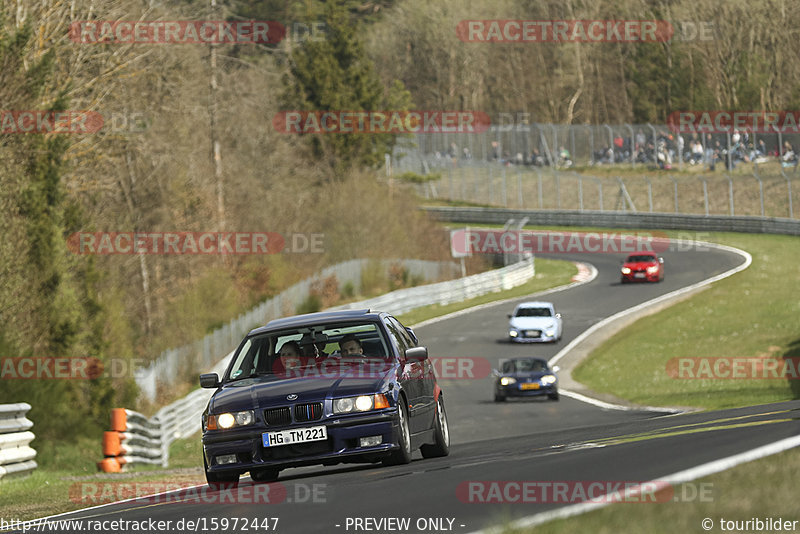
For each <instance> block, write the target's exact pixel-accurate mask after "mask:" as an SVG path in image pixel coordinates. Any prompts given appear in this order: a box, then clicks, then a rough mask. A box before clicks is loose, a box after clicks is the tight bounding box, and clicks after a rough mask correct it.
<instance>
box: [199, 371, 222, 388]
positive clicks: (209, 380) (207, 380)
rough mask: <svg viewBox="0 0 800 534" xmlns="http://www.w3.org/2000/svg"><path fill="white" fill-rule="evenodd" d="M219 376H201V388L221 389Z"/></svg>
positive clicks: (213, 374) (215, 374)
mask: <svg viewBox="0 0 800 534" xmlns="http://www.w3.org/2000/svg"><path fill="white" fill-rule="evenodd" d="M219 384H220V382H219V375H218V374H217V373H208V374H204V375H200V387H201V388H209V389H210V388H218V387H219Z"/></svg>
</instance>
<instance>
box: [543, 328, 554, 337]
mask: <svg viewBox="0 0 800 534" xmlns="http://www.w3.org/2000/svg"><path fill="white" fill-rule="evenodd" d="M545 334H546V335H547V337H553V336H555V335H556V331H555V330H552V329H551V330H548V331H547V332H545Z"/></svg>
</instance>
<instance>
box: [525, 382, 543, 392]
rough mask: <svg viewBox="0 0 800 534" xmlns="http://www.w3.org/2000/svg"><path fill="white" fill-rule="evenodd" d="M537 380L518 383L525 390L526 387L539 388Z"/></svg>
mask: <svg viewBox="0 0 800 534" xmlns="http://www.w3.org/2000/svg"><path fill="white" fill-rule="evenodd" d="M539 387H540V386H539V382H528V383H525V384H522V385H520V389H522V390H523V391H524V390H527V389H539Z"/></svg>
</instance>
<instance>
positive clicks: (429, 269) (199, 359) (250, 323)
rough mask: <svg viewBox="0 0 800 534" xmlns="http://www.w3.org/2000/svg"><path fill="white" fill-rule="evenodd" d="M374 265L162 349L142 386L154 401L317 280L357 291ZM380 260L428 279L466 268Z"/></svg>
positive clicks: (360, 263) (353, 268) (344, 271)
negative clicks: (183, 342) (160, 392)
mask: <svg viewBox="0 0 800 534" xmlns="http://www.w3.org/2000/svg"><path fill="white" fill-rule="evenodd" d="M374 263H375V260H365V259H360V260H350V261H346V262H343V263H339V264H337V265H334V266H331V267H328V268H326V269H323V270H322V271H321V272H320V273H319V274H318V275H315V276H313V277H310V278H308V279H306V280H303V281H302V282H299V283H297V284H295V285H293V286H291V287H289V288H288V289H286V290H285V291H283V292H281V293H280V294H279V295H277V296H275V297H273V298H271V299H269V300H266V301H264V302H262V303H261V304H259V305H258V306H256V307H254V308H253V309H251V310H250V311H248V312H246V313H244V314H242V315H240V316H239V317H238V318H236V319H234V320H232V321H230V322H229V323H227V324H225V325H224V326H222V327H221V328H218V329H217V330H215V331H214V332H212V333H211V334H208V335H207V336H205V337H204V338H203V339H201V340H198V341H195V342H194V343H191V344H188V345H184V346H182V347H178V348H174V349H169V350H166V351H164V352H162V353H161V355H160V356H159V357H158V358H157V359H156V360H154V361H153V362H152V363H151V364H150V365H149V366H148V367H146V368H143V369H139V370H137V372H136V375H135V378H136V383H137V385H138V386H139V390H140V391H141V393H142V395H143V396H144V397H145V398H146V399H148V400H150V401H154V400H155V399H156V397H157V392H158V391H159V388H162V389H168V388H170V387H171V386H172V385H173V384H177V383H184V382H186V381H187V380H191V379H192V378H193V377H194V376H196V375H197V374H199V373H201V372H204V371H206V370H208V369H209V368H210V367H212V366H213V365H214V364H215V363H216V362H217V361H219V359H220V358H221V356H222V355H224V354H227V353H229V352H230V351H231V350H232V349H234V348H235V347H236V346H237V345H238V344H239V342H240V341H241V340H242V338H243V337H244V335H245V334H246V333H247V332H249V331H250V330H252V329H253V328H256V327H258V326H262V325H264V324H266V323H268V322H269V321H271V320H272V319H277V318H279V317H285V316H286V315H292V314H293V313H294V312H295V310H296V308H297V307H298V306H299V305H300V304H301V303H302V302H304V301H305V300H306V299H307V298H308V297H309V295H310V294H311V292H312V290H313V289H314V287H315V284H319V283H320V282H321V281H323V280H325V279H328V278H330V277H335V278H336V281H337V282H338V285H339V290H340V291H341V290H342V288H344V286H345V285H347V284H349V285H350V286H351V287H352V288H353V291H354V292H355V293H356V294H357V293H358V292H359V291H360V290H361V279H362V273H363V272H365V270H367V269H369V268H370V266H371V264H374ZM378 264H379V267H380V269H383V270H384V272H386V271H388V270H389V269H391V268H392V266H400V267H402V269H404V270H406V271H407V273H408V275H409V277H410V278H417V279H422V280H426V281H431V280H433V281H438V280H447V279H450V278H453V277H455V276H458V273H459V272H460V267H459V266H458V264H456V263H454V262H437V261H426V260H411V259H398V260H380V261H379V262H378Z"/></svg>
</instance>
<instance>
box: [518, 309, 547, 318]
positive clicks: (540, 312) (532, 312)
mask: <svg viewBox="0 0 800 534" xmlns="http://www.w3.org/2000/svg"><path fill="white" fill-rule="evenodd" d="M551 315H552V314H551V313H550V308H519V309H518V310H517V313H516V315H515V317H550V316H551Z"/></svg>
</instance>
